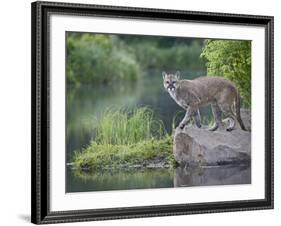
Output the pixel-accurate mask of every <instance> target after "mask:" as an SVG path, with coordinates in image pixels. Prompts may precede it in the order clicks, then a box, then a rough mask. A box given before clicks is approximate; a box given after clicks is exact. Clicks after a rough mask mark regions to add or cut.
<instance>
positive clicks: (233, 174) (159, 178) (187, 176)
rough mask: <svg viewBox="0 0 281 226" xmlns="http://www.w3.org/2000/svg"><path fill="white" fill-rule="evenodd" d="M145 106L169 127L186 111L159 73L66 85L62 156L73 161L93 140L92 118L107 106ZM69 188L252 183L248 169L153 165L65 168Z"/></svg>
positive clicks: (205, 113) (207, 112)
mask: <svg viewBox="0 0 281 226" xmlns="http://www.w3.org/2000/svg"><path fill="white" fill-rule="evenodd" d="M183 74H184V77H185V78H189V79H191V78H192V77H194V76H198V75H204V71H195V72H194V71H193V72H191V73H183ZM139 106H149V107H150V108H152V109H153V110H154V113H155V117H156V118H158V119H161V120H162V121H163V122H164V124H165V127H166V130H167V131H168V132H171V130H172V119H173V116H174V115H175V114H178V120H177V121H180V120H181V119H182V118H183V116H184V112H183V111H182V109H181V108H180V107H179V106H178V105H177V104H176V103H175V102H174V101H173V100H172V98H171V97H170V96H169V94H168V93H167V92H165V90H164V88H163V84H162V75H161V72H155V71H151V72H147V73H146V75H145V77H144V79H141V80H140V81H138V82H135V83H132V82H120V83H116V82H115V83H114V84H113V85H107V86H102V85H101V86H91V85H82V86H80V87H78V88H77V87H71V86H68V87H67V105H66V118H67V119H66V120H67V128H66V156H67V158H66V159H67V162H70V161H71V157H72V154H73V152H74V151H75V150H77V149H81V148H83V147H86V146H87V145H88V144H89V143H90V140H92V139H94V133H93V129H92V125H93V120H94V118H95V117H98V116H99V115H100V114H101V112H103V111H104V110H105V109H108V107H110V108H113V109H114V108H120V107H125V108H128V109H133V108H135V107H139ZM201 115H202V116H203V117H210V109H209V108H205V109H201ZM66 176H67V184H66V191H67V192H78V191H99V190H116V189H136V188H161V187H174V186H175V187H179V186H197V185H215V184H245V183H250V181H251V178H250V168H247V167H246V168H245V167H241V166H240V167H219V168H205V169H192V170H186V169H181V168H178V169H176V170H169V169H154V170H142V171H135V172H118V173H116V172H115V173H110V172H107V173H103V174H96V175H89V174H85V175H83V176H82V177H81V176H80V177H78V176H76V175H75V173H74V172H73V171H72V170H71V168H70V167H67V168H66Z"/></svg>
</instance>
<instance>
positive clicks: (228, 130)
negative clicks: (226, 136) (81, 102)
mask: <svg viewBox="0 0 281 226" xmlns="http://www.w3.org/2000/svg"><path fill="white" fill-rule="evenodd" d="M233 129H234V128H232V127H228V128H226V131H227V132H230V131H232V130H233Z"/></svg>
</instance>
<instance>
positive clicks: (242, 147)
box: [173, 114, 251, 166]
mask: <svg viewBox="0 0 281 226" xmlns="http://www.w3.org/2000/svg"><path fill="white" fill-rule="evenodd" d="M241 115H242V114H241ZM248 116H249V118H250V114H248ZM243 118H244V123H245V126H246V128H250V127H251V124H250V120H247V116H245V114H244V117H243V116H242V119H243ZM173 152H174V156H175V159H176V161H177V162H178V163H179V164H180V165H186V164H187V165H189V166H193V165H203V166H204V165H223V164H242V163H250V160H251V132H250V131H243V130H241V129H240V128H237V127H236V129H234V130H233V131H231V132H227V131H226V130H225V128H221V129H219V130H217V131H214V132H212V131H209V130H208V129H207V128H206V127H205V128H204V127H203V128H196V127H194V126H189V127H188V126H186V127H185V128H184V129H183V130H181V129H180V128H177V129H176V131H175V135H174V145H173Z"/></svg>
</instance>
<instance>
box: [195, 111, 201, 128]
mask: <svg viewBox="0 0 281 226" xmlns="http://www.w3.org/2000/svg"><path fill="white" fill-rule="evenodd" d="M193 117H194V121H195V125H196V126H197V127H198V128H201V115H200V111H199V109H197V110H195V111H194V114H193Z"/></svg>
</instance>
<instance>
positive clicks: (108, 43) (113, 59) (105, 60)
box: [66, 32, 140, 84]
mask: <svg viewBox="0 0 281 226" xmlns="http://www.w3.org/2000/svg"><path fill="white" fill-rule="evenodd" d="M66 41H67V45H66V50H67V51H66V59H67V64H66V72H67V80H68V82H69V83H74V84H77V83H89V82H95V83H108V82H111V81H114V80H118V79H121V80H136V79H137V77H138V76H139V75H140V68H139V65H138V64H137V62H136V59H135V56H134V55H133V54H132V53H131V52H130V49H128V48H126V46H125V45H124V44H123V42H121V41H120V40H119V39H118V38H117V37H116V36H111V35H102V34H90V33H83V34H79V33H75V32H69V33H68V34H67V39H66Z"/></svg>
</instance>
